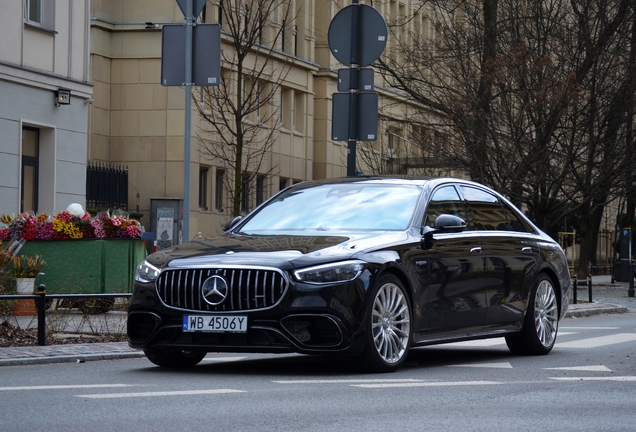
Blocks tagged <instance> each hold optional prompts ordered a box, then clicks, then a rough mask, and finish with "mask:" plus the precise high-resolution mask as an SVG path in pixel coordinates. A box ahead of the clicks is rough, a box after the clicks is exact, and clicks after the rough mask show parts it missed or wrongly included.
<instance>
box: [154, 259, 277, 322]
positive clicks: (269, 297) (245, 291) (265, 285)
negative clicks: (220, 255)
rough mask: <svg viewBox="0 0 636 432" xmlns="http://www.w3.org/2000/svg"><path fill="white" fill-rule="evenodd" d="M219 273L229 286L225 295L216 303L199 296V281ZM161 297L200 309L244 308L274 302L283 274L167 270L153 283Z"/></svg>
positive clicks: (259, 270) (271, 271)
mask: <svg viewBox="0 0 636 432" xmlns="http://www.w3.org/2000/svg"><path fill="white" fill-rule="evenodd" d="M213 275H219V276H222V277H223V278H224V279H225V280H226V282H227V284H228V287H229V293H228V296H227V298H226V299H225V300H224V301H223V302H222V303H220V304H218V305H216V306H215V305H211V304H209V303H207V302H206V301H205V300H204V299H203V296H202V295H201V286H202V285H203V282H205V280H206V279H207V278H209V277H212V276H213ZM156 287H157V292H158V293H159V297H160V298H161V300H162V301H163V302H164V303H165V304H167V305H168V306H172V307H176V308H180V309H189V310H200V311H210V312H218V311H245V310H255V309H265V308H269V307H272V306H274V305H276V303H278V302H279V301H280V299H281V298H282V297H283V295H284V294H285V291H286V290H287V279H286V278H285V276H284V275H283V273H282V272H281V271H279V270H277V269H271V268H252V267H248V268H209V269H174V270H173V269H167V270H164V271H162V272H161V274H160V275H159V278H158V279H157V283H156Z"/></svg>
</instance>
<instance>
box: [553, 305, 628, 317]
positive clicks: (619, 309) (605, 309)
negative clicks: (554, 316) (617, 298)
mask: <svg viewBox="0 0 636 432" xmlns="http://www.w3.org/2000/svg"><path fill="white" fill-rule="evenodd" d="M628 312H636V311H634V310H633V309H630V308H628V307H625V306H618V305H611V304H603V305H598V304H596V305H594V306H592V307H582V308H580V309H578V308H572V305H570V308H569V310H568V311H567V312H566V313H565V317H564V318H582V317H589V316H593V315H602V314H617V313H628Z"/></svg>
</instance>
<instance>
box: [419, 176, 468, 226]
mask: <svg viewBox="0 0 636 432" xmlns="http://www.w3.org/2000/svg"><path fill="white" fill-rule="evenodd" d="M443 214H450V215H455V216H459V217H461V218H462V219H464V220H467V219H466V212H465V211H464V205H463V204H462V200H461V198H459V194H458V193H457V190H455V188H454V187H453V186H444V187H441V188H439V189H437V190H436V191H435V192H433V196H432V197H431V200H430V202H429V203H428V207H427V209H426V216H425V217H424V225H427V226H429V227H431V228H433V227H434V226H435V220H437V217H438V216H439V215H443Z"/></svg>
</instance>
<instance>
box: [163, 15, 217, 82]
mask: <svg viewBox="0 0 636 432" xmlns="http://www.w3.org/2000/svg"><path fill="white" fill-rule="evenodd" d="M185 32H186V26H184V25H183V24H166V25H164V26H163V29H162V31H161V85H164V86H182V85H184V84H185ZM220 79H221V26H220V25H219V24H197V25H196V26H195V27H193V28H192V84H194V85H197V86H218V85H219V81H220Z"/></svg>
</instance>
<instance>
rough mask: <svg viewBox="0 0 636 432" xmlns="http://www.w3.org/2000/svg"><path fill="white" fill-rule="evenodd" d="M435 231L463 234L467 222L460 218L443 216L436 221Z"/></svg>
mask: <svg viewBox="0 0 636 432" xmlns="http://www.w3.org/2000/svg"><path fill="white" fill-rule="evenodd" d="M435 229H436V230H439V231H445V232H461V231H464V230H465V229H466V221H465V220H464V219H462V218H460V217H459V216H455V215H449V214H442V215H439V216H437V219H435Z"/></svg>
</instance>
